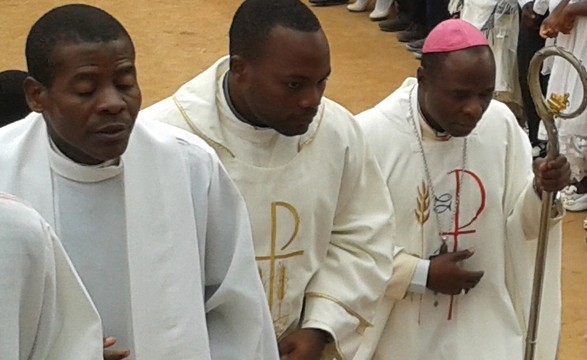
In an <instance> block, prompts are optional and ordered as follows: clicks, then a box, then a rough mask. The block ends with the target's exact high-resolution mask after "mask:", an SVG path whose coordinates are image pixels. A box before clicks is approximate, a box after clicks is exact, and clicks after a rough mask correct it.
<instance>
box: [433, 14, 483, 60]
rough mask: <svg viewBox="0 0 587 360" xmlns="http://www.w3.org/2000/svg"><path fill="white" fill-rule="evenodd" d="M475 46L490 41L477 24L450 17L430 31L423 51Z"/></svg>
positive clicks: (455, 49) (454, 49)
mask: <svg viewBox="0 0 587 360" xmlns="http://www.w3.org/2000/svg"><path fill="white" fill-rule="evenodd" d="M473 46H489V43H488V42H487V39H486V38H485V35H483V33H482V32H481V31H479V29H477V28H476V27H475V26H473V25H471V24H470V23H468V22H466V21H465V20H461V19H450V20H445V21H443V22H441V23H440V24H438V25H437V26H436V27H435V28H434V29H432V31H430V34H428V36H427V37H426V40H425V41H424V46H423V47H422V53H423V54H430V53H446V52H452V51H458V50H463V49H467V48H470V47H473Z"/></svg>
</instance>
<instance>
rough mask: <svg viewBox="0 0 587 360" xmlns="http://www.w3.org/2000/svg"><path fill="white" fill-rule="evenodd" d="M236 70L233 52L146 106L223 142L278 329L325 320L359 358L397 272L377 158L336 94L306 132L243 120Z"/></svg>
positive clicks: (215, 143)
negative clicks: (231, 79) (233, 100)
mask: <svg viewBox="0 0 587 360" xmlns="http://www.w3.org/2000/svg"><path fill="white" fill-rule="evenodd" d="M227 70H228V58H223V59H221V60H220V61H218V62H217V63H216V64H215V65H213V66H212V67H211V68H210V69H208V70H207V71H205V72H204V73H202V74H201V75H199V76H197V77H196V78H194V79H193V80H191V81H190V82H188V83H187V84H185V85H184V86H183V87H181V88H180V89H179V90H178V91H177V93H176V94H175V95H174V96H172V97H170V98H168V99H165V100H163V101H162V102H159V103H157V104H155V105H153V106H151V107H149V108H147V109H146V110H144V111H143V112H142V114H143V116H145V117H147V118H151V119H152V118H156V119H158V120H160V121H164V122H167V123H170V124H172V125H175V126H178V127H180V128H183V129H186V130H190V131H192V132H195V133H196V134H198V135H200V136H202V137H203V138H204V139H205V140H206V141H207V142H208V143H209V144H211V145H212V147H214V149H215V150H216V151H217V153H218V155H219V157H220V159H221V160H222V162H223V164H224V165H225V166H226V168H227V170H228V172H229V174H230V176H231V177H232V179H233V180H234V182H235V183H236V185H237V187H238V188H239V190H240V191H241V193H242V194H243V197H244V198H245V202H246V203H247V207H248V209H249V213H250V216H251V222H252V225H253V239H254V242H255V251H256V255H257V263H258V267H259V272H260V273H261V276H262V279H263V282H264V285H265V290H266V295H267V298H268V301H269V304H270V308H271V311H272V315H273V321H274V327H275V332H276V334H277V336H278V337H283V336H284V335H287V333H288V332H290V331H292V330H295V329H297V328H299V327H300V326H301V327H313V328H320V329H323V330H326V331H328V332H329V333H331V334H332V335H333V337H334V340H335V344H336V346H337V352H338V356H339V357H341V358H343V359H351V358H352V357H353V356H354V353H355V352H356V349H357V347H358V344H359V342H360V340H361V338H362V334H363V332H364V330H365V328H367V327H369V326H370V325H371V323H372V321H373V320H374V318H373V315H374V311H375V308H376V302H377V300H378V299H379V297H380V295H381V293H382V290H383V289H384V288H385V286H386V283H387V281H388V279H389V277H390V274H391V259H390V258H391V253H392V245H391V243H392V241H391V239H390V237H391V234H392V233H393V228H392V223H393V222H392V208H391V204H390V201H389V196H388V194H387V191H386V190H385V183H384V181H383V179H382V177H381V174H380V171H379V169H378V167H377V164H376V161H375V158H374V157H373V155H372V153H371V151H370V150H369V149H368V146H367V145H366V144H365V142H364V139H363V136H362V133H361V131H360V129H359V127H358V124H357V123H356V122H355V120H354V119H353V117H352V116H351V115H350V114H349V113H348V111H346V110H345V109H343V108H342V107H341V106H339V105H338V104H336V103H334V102H332V101H330V100H328V99H326V98H324V99H323V100H322V104H321V105H320V108H319V111H318V114H317V115H316V117H315V119H314V121H313V123H312V124H311V125H310V128H309V130H308V131H307V132H306V134H303V135H300V136H294V137H286V136H283V135H281V134H279V133H277V132H276V131H275V130H272V129H255V128H254V127H252V126H250V125H247V124H244V123H242V122H240V120H238V119H237V118H236V115H235V114H234V113H233V112H232V111H231V110H230V108H229V107H228V105H227V104H226V98H225V95H224V92H223V90H222V86H221V84H222V79H223V76H224V75H225V73H226V71H227ZM243 127H248V129H246V128H243ZM241 135H242V137H241ZM255 142H258V143H257V144H255ZM260 148H262V149H265V150H264V151H261V150H259V149H260ZM256 152H259V153H258V154H257V153H256Z"/></svg>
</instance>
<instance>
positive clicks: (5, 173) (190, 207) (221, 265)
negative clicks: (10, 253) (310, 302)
mask: <svg viewBox="0 0 587 360" xmlns="http://www.w3.org/2000/svg"><path fill="white" fill-rule="evenodd" d="M26 57H27V65H28V72H29V77H28V78H27V79H26V80H25V91H26V94H27V101H28V103H29V105H30V106H31V109H32V110H33V111H34V113H33V114H31V115H29V116H27V117H26V118H25V119H23V120H21V121H17V122H16V123H13V124H11V125H8V126H6V127H4V128H2V130H1V131H0V144H1V145H0V146H1V147H2V152H1V153H0V168H1V169H2V171H1V172H0V189H2V191H7V192H10V193H13V194H15V195H17V196H18V197H20V198H22V199H24V200H25V201H26V202H27V203H29V204H31V205H32V206H33V207H34V208H36V210H37V211H39V212H40V213H41V214H42V216H43V217H44V218H45V219H47V221H48V222H49V223H50V224H51V225H52V226H53V227H54V228H55V230H56V233H57V234H58V235H59V237H60V238H61V241H62V243H63V245H64V248H65V249H66V251H67V252H68V254H69V256H70V257H71V260H72V262H73V264H74V266H75V267H76V269H77V271H78V273H79V274H80V277H81V279H82V281H83V282H84V284H85V286H86V288H87V290H88V292H89V294H90V296H91V297H92V299H93V301H94V303H95V304H96V308H97V309H98V312H99V313H100V316H101V317H102V326H103V332H104V336H105V338H106V340H105V341H104V346H105V347H106V349H105V352H104V358H105V359H108V360H111V359H112V360H113V359H123V358H128V359H140V360H162V359H186V360H187V359H189V360H200V359H202V360H209V359H227V360H228V359H230V360H232V359H250V360H259V359H271V360H274V359H277V358H278V353H277V344H276V339H275V335H274V334H273V329H272V326H271V317H270V313H269V310H268V308H267V305H266V303H265V301H264V292H263V287H262V284H261V281H260V278H259V275H258V272H257V267H256V265H255V261H254V251H253V244H252V240H251V231H250V223H249V220H248V214H247V212H246V208H245V204H244V202H243V200H242V198H241V197H240V195H239V194H238V191H237V190H236V188H235V187H234V185H233V184H232V182H231V180H230V178H229V177H228V175H227V174H226V172H225V171H224V169H223V167H222V166H221V164H220V161H219V160H218V158H217V156H216V155H215V154H214V152H213V150H212V149H210V148H209V147H208V146H207V145H206V144H205V143H204V142H203V141H201V140H200V139H198V138H196V137H194V136H193V135H191V134H189V133H187V132H182V131H179V130H178V129H175V128H172V127H168V126H166V125H164V124H160V123H155V124H153V125H152V126H148V125H147V124H146V123H144V122H141V123H136V124H135V119H136V116H137V114H138V111H139V108H140V104H141V93H140V89H139V86H138V83H137V76H136V68H135V65H134V64H135V52H134V46H133V43H132V40H131V39H130V36H129V35H128V33H127V32H126V30H125V29H124V27H123V26H122V25H121V24H120V23H119V22H118V21H117V20H116V19H114V18H113V17H112V16H111V15H109V14H107V13H106V12H104V11H102V10H100V9H97V8H95V7H91V6H88V5H66V6H62V7H58V8H55V9H53V10H51V11H49V12H48V13H46V14H45V15H43V16H42V17H41V18H40V19H39V20H38V21H37V22H36V23H35V24H34V25H33V27H32V29H31V31H30V33H29V35H28V38H27V44H26ZM115 342H116V344H115V345H114V343H115Z"/></svg>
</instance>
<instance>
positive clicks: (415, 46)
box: [406, 39, 426, 52]
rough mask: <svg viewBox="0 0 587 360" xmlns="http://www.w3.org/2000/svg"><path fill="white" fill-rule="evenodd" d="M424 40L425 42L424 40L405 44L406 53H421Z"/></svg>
mask: <svg viewBox="0 0 587 360" xmlns="http://www.w3.org/2000/svg"><path fill="white" fill-rule="evenodd" d="M424 40H426V39H420V40H414V41H410V42H409V43H407V44H406V49H408V51H412V52H416V51H418V50H420V51H421V50H422V47H423V46H424Z"/></svg>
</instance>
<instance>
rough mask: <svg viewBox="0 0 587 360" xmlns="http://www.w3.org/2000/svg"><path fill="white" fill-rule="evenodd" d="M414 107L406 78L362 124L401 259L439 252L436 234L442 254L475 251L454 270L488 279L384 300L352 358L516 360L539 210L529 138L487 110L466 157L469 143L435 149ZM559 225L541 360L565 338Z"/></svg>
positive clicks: (504, 116) (553, 240) (500, 113)
mask: <svg viewBox="0 0 587 360" xmlns="http://www.w3.org/2000/svg"><path fill="white" fill-rule="evenodd" d="M410 93H411V94H412V95H413V96H410ZM416 99H417V84H416V80H415V79H408V80H406V81H405V82H404V84H403V85H402V87H401V88H400V89H398V90H397V91H396V92H394V93H393V94H391V95H390V96H389V97H388V98H387V99H385V100H383V101H382V102H381V103H380V104H378V105H377V106H375V107H374V108H372V109H370V110H367V111H365V112H364V113H361V114H359V115H358V116H357V119H358V121H359V123H360V124H361V125H362V127H363V129H364V130H365V136H366V137H367V139H368V141H369V143H370V144H372V147H373V150H374V152H375V155H376V157H377V159H378V161H379V163H380V165H381V169H382V172H383V174H384V177H386V178H387V184H388V188H389V192H390V194H391V197H392V201H393V203H394V205H395V212H396V218H397V223H398V224H401V226H398V227H397V232H398V236H397V243H396V244H397V245H398V246H400V247H401V248H403V253H401V256H403V257H406V256H408V257H411V258H414V259H416V260H417V259H419V258H420V259H428V258H429V257H430V256H432V255H436V254H438V253H439V250H440V246H441V245H442V241H441V237H440V235H439V233H442V234H443V235H445V236H446V237H447V245H448V251H450V252H453V251H459V250H465V249H472V250H474V255H473V256H472V257H471V258H469V259H467V260H465V261H463V262H461V264H460V265H461V266H462V267H463V268H464V269H467V270H471V271H475V270H483V271H484V272H485V273H484V275H483V277H482V278H481V281H480V282H479V283H478V284H477V286H476V287H475V288H473V289H471V290H470V291H469V292H468V293H467V294H465V293H464V292H463V293H461V294H460V295H456V296H450V295H443V294H437V293H434V292H433V291H430V290H426V292H425V293H424V294H423V295H420V294H414V293H410V292H405V293H403V294H400V295H399V296H398V294H391V293H389V292H388V296H387V297H386V301H384V302H383V303H382V305H381V306H380V308H379V315H380V317H378V321H377V322H376V324H375V327H374V330H373V331H371V333H370V334H369V336H370V340H369V341H367V342H365V343H364V344H363V346H362V348H361V351H360V355H361V357H358V358H357V359H371V358H373V359H382V360H383V359H410V360H425V359H438V360H470V359H477V360H502V359H508V360H521V359H523V353H524V347H525V332H526V328H527V321H528V310H529V306H530V296H529V295H530V291H531V280H532V275H533V271H534V267H533V259H534V256H535V243H536V241H535V240H533V239H535V238H536V237H537V234H538V225H539V218H540V208H541V203H540V200H539V198H538V196H537V195H536V194H535V193H534V190H533V188H532V180H533V172H532V169H531V166H532V157H531V153H530V144H529V140H528V138H527V136H526V135H525V134H524V132H523V131H522V129H521V128H519V126H518V124H517V122H516V119H515V117H514V116H513V114H512V113H511V112H510V111H509V110H508V109H507V107H506V106H505V105H504V104H502V103H499V102H497V101H492V102H491V104H490V106H489V108H488V109H487V111H486V112H485V114H484V115H483V118H482V119H481V120H480V122H479V123H478V124H477V127H476V128H475V129H474V130H473V132H472V133H471V134H470V135H468V136H467V137H466V141H467V147H466V149H464V143H465V138H448V139H445V140H444V141H441V140H439V139H438V138H435V137H434V136H433V135H432V136H430V135H426V132H425V131H422V126H421V125H420V122H422V121H423V120H422V119H421V118H420V115H419V109H418V105H417V100H416ZM410 106H411V107H412V109H411V110H410ZM409 114H415V117H416V119H414V120H415V122H416V127H417V130H416V129H415V128H414V126H413V124H412V119H410V117H409ZM415 131H417V136H418V137H421V139H422V143H421V144H422V148H423V150H424V153H425V156H426V162H427V165H426V166H427V167H428V168H429V173H430V179H428V176H427V175H426V171H425V167H426V166H425V165H424V161H423V157H422V154H421V151H420V145H419V141H418V138H417V137H416V133H415ZM429 132H430V133H432V131H430V130H429ZM465 150H466V151H465ZM429 181H430V182H431V183H430V182H429ZM557 216H558V215H557ZM559 219H560V218H557V219H553V220H551V227H552V230H551V232H550V242H549V253H548V259H547V268H546V273H547V277H546V281H545V287H544V299H543V307H542V312H541V318H540V319H541V323H540V329H539V334H540V338H539V340H538V347H537V354H538V357H537V359H542V360H553V359H554V358H555V355H556V350H557V342H558V336H559V332H560V305H561V304H560V240H561V232H560V231H561V229H560V224H557V220H559ZM408 263H409V262H408ZM398 266H399V265H398ZM394 267H395V265H394ZM397 273H398V274H401V273H405V272H402V271H397ZM395 274H396V273H394V276H393V278H392V284H394V283H409V281H410V277H409V276H404V277H400V276H396V275H395ZM403 288H404V289H405V288H407V286H404V287H403ZM373 350H375V352H374V354H373Z"/></svg>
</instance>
